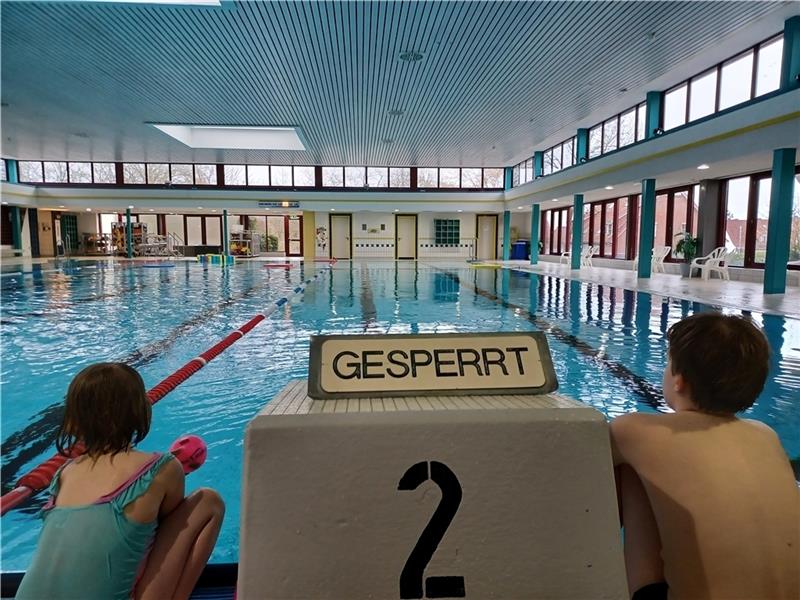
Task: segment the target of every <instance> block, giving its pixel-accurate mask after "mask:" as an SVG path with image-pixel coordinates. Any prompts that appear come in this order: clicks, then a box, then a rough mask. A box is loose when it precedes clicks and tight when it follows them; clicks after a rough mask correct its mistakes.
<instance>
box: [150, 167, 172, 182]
mask: <svg viewBox="0 0 800 600" xmlns="http://www.w3.org/2000/svg"><path fill="white" fill-rule="evenodd" d="M147 183H149V184H151V185H152V184H154V183H156V184H160V183H169V165H168V164H166V163H148V164H147Z"/></svg>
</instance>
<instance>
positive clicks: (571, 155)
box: [561, 138, 575, 169]
mask: <svg viewBox="0 0 800 600" xmlns="http://www.w3.org/2000/svg"><path fill="white" fill-rule="evenodd" d="M561 152H562V157H561V164H562V168H564V169H566V168H567V167H571V166H572V165H574V164H575V138H570V139H568V140H567V141H566V142H564V143H563V144H562V151H561Z"/></svg>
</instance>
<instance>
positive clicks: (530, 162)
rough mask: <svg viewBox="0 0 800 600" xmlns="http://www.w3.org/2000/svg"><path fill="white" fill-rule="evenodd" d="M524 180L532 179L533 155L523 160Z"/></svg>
mask: <svg viewBox="0 0 800 600" xmlns="http://www.w3.org/2000/svg"><path fill="white" fill-rule="evenodd" d="M525 181H533V157H531V158H529V159H528V160H526V161H525Z"/></svg>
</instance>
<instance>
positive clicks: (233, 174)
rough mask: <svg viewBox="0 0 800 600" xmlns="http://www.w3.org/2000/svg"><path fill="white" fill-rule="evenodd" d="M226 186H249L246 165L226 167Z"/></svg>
mask: <svg viewBox="0 0 800 600" xmlns="http://www.w3.org/2000/svg"><path fill="white" fill-rule="evenodd" d="M223 172H224V174H225V185H247V174H246V172H245V166H244V165H225V167H224V169H223Z"/></svg>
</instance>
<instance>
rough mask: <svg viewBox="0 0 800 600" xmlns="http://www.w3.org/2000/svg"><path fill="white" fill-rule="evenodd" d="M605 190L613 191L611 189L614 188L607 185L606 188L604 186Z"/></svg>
mask: <svg viewBox="0 0 800 600" xmlns="http://www.w3.org/2000/svg"><path fill="white" fill-rule="evenodd" d="M606 189H607V190H613V189H614V186H613V185H607V186H606Z"/></svg>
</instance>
